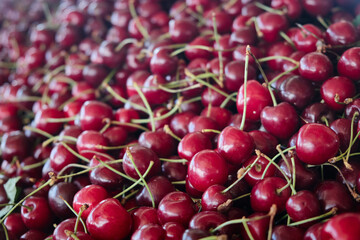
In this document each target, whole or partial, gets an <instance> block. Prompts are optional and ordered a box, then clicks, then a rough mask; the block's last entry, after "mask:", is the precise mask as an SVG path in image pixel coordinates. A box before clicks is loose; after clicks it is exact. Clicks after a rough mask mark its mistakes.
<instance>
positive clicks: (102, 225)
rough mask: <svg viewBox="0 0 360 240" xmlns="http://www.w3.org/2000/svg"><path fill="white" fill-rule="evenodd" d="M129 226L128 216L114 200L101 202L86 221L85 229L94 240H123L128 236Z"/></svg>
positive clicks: (130, 223)
mask: <svg viewBox="0 0 360 240" xmlns="http://www.w3.org/2000/svg"><path fill="white" fill-rule="evenodd" d="M131 225H132V220H131V216H130V214H129V213H128V212H127V211H126V210H125V209H124V207H123V206H122V205H121V204H120V202H119V201H118V200H117V199H114V198H107V199H105V200H103V201H101V202H100V203H99V204H97V205H96V206H95V207H94V209H93V210H92V211H91V212H90V214H89V217H88V218H87V219H86V227H87V229H88V231H89V232H90V234H91V236H93V237H94V238H95V239H108V240H117V239H125V238H126V237H127V236H128V235H129V234H130V230H131Z"/></svg>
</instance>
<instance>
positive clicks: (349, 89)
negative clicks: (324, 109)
mask: <svg viewBox="0 0 360 240" xmlns="http://www.w3.org/2000/svg"><path fill="white" fill-rule="evenodd" d="M320 93H321V97H322V99H324V101H325V103H326V104H327V105H328V106H329V107H330V108H331V109H334V110H335V111H341V110H343V109H344V108H345V106H346V105H344V104H342V103H343V102H344V101H345V99H347V98H352V97H353V96H355V94H356V88H355V85H354V83H353V81H352V80H350V79H349V78H347V77H338V76H337V77H333V78H330V79H328V80H326V81H325V82H324V83H323V84H322V85H321V88H320ZM336 96H338V100H337V101H338V102H339V103H338V102H336V100H335V97H336Z"/></svg>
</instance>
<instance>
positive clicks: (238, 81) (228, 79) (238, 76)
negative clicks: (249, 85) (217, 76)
mask: <svg viewBox="0 0 360 240" xmlns="http://www.w3.org/2000/svg"><path fill="white" fill-rule="evenodd" d="M224 70H225V71H224V74H225V81H224V84H225V87H226V89H227V90H228V91H230V92H234V91H238V90H239V88H240V87H241V85H242V84H243V83H244V71H245V62H244V61H231V62H229V63H228V64H226V66H225V69H224ZM255 77H256V70H255V68H254V67H253V66H252V65H249V67H248V79H255Z"/></svg>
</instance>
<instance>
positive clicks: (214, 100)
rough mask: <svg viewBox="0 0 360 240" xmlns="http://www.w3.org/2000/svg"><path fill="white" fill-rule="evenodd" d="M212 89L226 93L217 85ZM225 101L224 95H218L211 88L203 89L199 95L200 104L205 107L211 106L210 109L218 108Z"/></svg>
mask: <svg viewBox="0 0 360 240" xmlns="http://www.w3.org/2000/svg"><path fill="white" fill-rule="evenodd" d="M214 87H215V88H216V89H219V90H220V91H224V92H226V91H225V90H224V89H223V88H221V87H220V86H218V85H215V86H214ZM225 99H226V97H225V96H224V95H222V94H220V93H219V92H217V91H215V90H214V89H212V88H205V89H204V91H203V92H202V94H201V103H202V104H203V105H204V106H206V107H207V106H209V105H211V107H213V106H214V107H219V106H221V104H222V103H223V102H224V101H225ZM227 106H230V104H229V103H228V104H227Z"/></svg>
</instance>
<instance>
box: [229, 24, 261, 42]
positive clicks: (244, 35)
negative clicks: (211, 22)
mask: <svg viewBox="0 0 360 240" xmlns="http://www.w3.org/2000/svg"><path fill="white" fill-rule="evenodd" d="M257 40H258V39H257V36H256V31H255V28H254V27H252V26H244V27H241V28H239V29H237V30H236V31H234V32H233V33H232V34H231V35H230V41H229V43H230V45H231V46H237V45H256V43H257Z"/></svg>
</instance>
